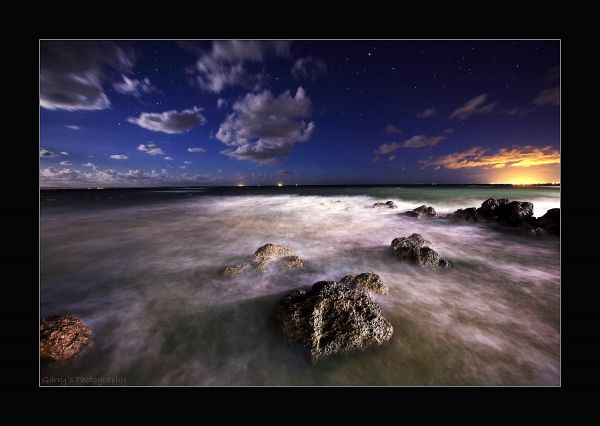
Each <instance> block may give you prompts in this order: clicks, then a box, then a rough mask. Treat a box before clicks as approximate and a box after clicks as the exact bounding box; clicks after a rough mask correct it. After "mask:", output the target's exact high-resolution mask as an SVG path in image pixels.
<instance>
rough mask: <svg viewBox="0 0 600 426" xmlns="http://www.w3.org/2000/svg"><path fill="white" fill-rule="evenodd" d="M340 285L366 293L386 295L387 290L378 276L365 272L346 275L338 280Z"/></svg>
mask: <svg viewBox="0 0 600 426" xmlns="http://www.w3.org/2000/svg"><path fill="white" fill-rule="evenodd" d="M340 282H341V283H344V284H348V285H349V286H351V287H355V288H360V289H361V290H364V291H366V292H367V293H379V294H387V292H388V288H387V286H386V285H385V284H384V283H383V281H382V280H381V278H379V275H377V274H374V273H372V272H365V273H362V274H358V275H346V276H345V277H344V278H342V279H341V280H340Z"/></svg>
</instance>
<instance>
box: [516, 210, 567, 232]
mask: <svg viewBox="0 0 600 426" xmlns="http://www.w3.org/2000/svg"><path fill="white" fill-rule="evenodd" d="M521 231H522V232H523V233H524V234H528V235H535V236H538V237H539V236H542V235H560V209H550V210H548V211H547V212H546V214H545V215H543V216H542V217H539V218H529V219H528V220H527V221H525V222H523V223H522V224H521Z"/></svg>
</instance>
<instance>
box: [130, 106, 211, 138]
mask: <svg viewBox="0 0 600 426" xmlns="http://www.w3.org/2000/svg"><path fill="white" fill-rule="evenodd" d="M200 111H202V108H198V107H193V108H190V109H186V110H183V111H181V112H177V111H176V110H171V111H165V112H161V113H156V112H143V113H141V114H140V116H139V117H138V118H134V117H130V118H128V119H127V121H129V122H130V123H133V124H137V125H138V126H140V127H143V128H144V129H148V130H151V131H153V132H163V133H185V132H187V131H189V130H191V129H193V128H194V127H196V126H202V125H203V124H204V123H206V118H204V116H203V115H202V114H201V113H200Z"/></svg>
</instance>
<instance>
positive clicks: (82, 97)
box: [40, 40, 134, 111]
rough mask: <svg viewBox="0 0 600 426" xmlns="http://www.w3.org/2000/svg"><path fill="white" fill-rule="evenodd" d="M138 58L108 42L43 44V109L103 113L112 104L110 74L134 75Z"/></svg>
mask: <svg viewBox="0 0 600 426" xmlns="http://www.w3.org/2000/svg"><path fill="white" fill-rule="evenodd" d="M133 64H134V54H133V51H132V50H131V49H129V48H125V47H123V46H121V45H117V44H116V43H113V42H107V41H102V42H100V41H89V40H88V41H86V40H82V41H55V40H43V41H41V42H40V106H41V107H42V108H46V109H50V110H57V109H62V110H67V111H78V110H84V111H85V110H88V111H90V110H102V109H106V108H110V101H109V99H108V97H107V96H106V93H105V92H104V89H103V87H102V84H103V83H104V81H106V80H108V74H107V73H106V71H107V70H116V71H119V72H121V73H128V72H131V70H132V69H133Z"/></svg>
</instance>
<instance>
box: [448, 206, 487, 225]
mask: <svg viewBox="0 0 600 426" xmlns="http://www.w3.org/2000/svg"><path fill="white" fill-rule="evenodd" d="M446 218H447V219H451V220H467V221H469V222H479V221H480V220H481V218H480V216H479V215H478V214H477V211H476V209H475V207H470V208H468V209H458V210H456V211H455V212H454V213H450V214H449V215H448V216H446Z"/></svg>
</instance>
